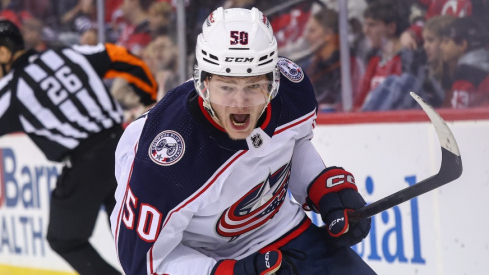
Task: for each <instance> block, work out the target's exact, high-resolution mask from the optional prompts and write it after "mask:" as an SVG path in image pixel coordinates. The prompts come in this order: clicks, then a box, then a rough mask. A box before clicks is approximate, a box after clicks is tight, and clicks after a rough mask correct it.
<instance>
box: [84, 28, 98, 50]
mask: <svg viewBox="0 0 489 275" xmlns="http://www.w3.org/2000/svg"><path fill="white" fill-rule="evenodd" d="M97 44H98V33H97V30H96V29H89V30H86V31H85V32H84V33H82V35H81V37H80V45H92V46H95V45H97Z"/></svg>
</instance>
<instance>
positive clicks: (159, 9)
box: [148, 1, 173, 36]
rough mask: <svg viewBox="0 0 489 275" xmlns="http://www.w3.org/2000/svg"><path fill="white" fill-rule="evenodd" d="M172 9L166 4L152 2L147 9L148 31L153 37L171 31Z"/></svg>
mask: <svg viewBox="0 0 489 275" xmlns="http://www.w3.org/2000/svg"><path fill="white" fill-rule="evenodd" d="M172 14H173V7H172V6H171V5H170V4H169V3H167V2H158V1H157V2H153V3H151V5H150V6H149V8H148V21H149V30H150V31H151V34H152V35H153V36H156V35H157V33H158V32H161V31H163V30H169V29H171V25H172V21H173V16H172Z"/></svg>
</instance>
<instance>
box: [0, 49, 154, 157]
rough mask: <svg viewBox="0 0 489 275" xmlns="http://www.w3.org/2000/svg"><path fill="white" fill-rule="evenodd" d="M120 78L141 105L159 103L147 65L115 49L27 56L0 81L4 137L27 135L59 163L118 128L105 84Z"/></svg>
mask: <svg viewBox="0 0 489 275" xmlns="http://www.w3.org/2000/svg"><path fill="white" fill-rule="evenodd" d="M114 77H122V78H125V79H126V80H127V82H128V83H129V84H130V85H131V86H132V87H133V89H134V91H135V92H136V93H137V95H138V96H139V98H140V102H141V103H143V104H144V105H149V104H151V103H154V102H155V101H156V89H157V87H156V82H155V80H154V78H153V76H152V74H151V72H150V71H149V69H148V67H147V66H146V65H145V63H144V62H143V61H142V60H141V59H139V58H138V57H136V56H134V55H132V54H131V53H129V52H128V51H127V50H126V49H125V48H123V47H119V46H115V45H113V44H98V45H97V46H73V47H70V48H61V49H57V50H53V49H50V50H47V51H44V52H41V53H37V52H35V51H27V52H26V53H24V54H23V55H21V56H20V57H19V58H17V59H16V60H15V62H14V63H13V64H12V69H11V71H10V72H9V73H8V74H7V75H6V76H4V77H3V78H2V79H0V135H4V134H7V133H11V132H15V131H23V132H25V133H27V134H28V135H29V137H30V138H31V139H32V140H33V141H34V143H36V145H37V146H38V147H39V148H40V149H41V150H42V151H43V153H44V154H45V155H46V157H47V158H48V159H49V160H53V161H61V160H62V159H63V157H64V156H66V155H67V154H69V152H70V151H72V150H74V149H75V148H76V147H77V146H78V145H79V144H80V143H81V142H83V140H85V139H87V138H89V137H91V136H93V135H95V134H97V133H99V132H101V131H103V130H104V129H109V128H112V127H114V126H116V125H120V124H121V123H122V122H123V113H122V109H121V107H120V105H119V104H118V103H117V101H116V100H115V99H114V98H113V97H112V96H111V95H110V93H109V92H108V91H107V89H106V88H105V86H104V83H103V80H102V79H103V78H114Z"/></svg>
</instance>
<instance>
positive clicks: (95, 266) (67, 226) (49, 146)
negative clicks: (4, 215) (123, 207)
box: [0, 20, 156, 275]
mask: <svg viewBox="0 0 489 275" xmlns="http://www.w3.org/2000/svg"><path fill="white" fill-rule="evenodd" d="M0 65H1V69H2V73H3V75H4V76H3V78H2V79H1V80H0V135H3V134H7V133H11V132H15V131H23V132H25V133H26V134H28V135H29V137H30V138H31V139H32V141H33V142H34V143H35V144H36V145H37V146H38V147H39V149H40V150H41V151H42V152H43V153H44V154H45V155H46V157H47V159H49V160H52V161H57V162H63V163H64V164H65V165H64V167H63V170H62V172H61V175H60V176H59V178H58V181H57V182H56V187H55V189H54V190H53V192H52V195H51V202H50V203H51V204H50V212H49V225H48V231H47V240H48V242H49V245H50V246H51V248H52V249H53V250H54V251H55V252H57V253H58V254H59V255H60V256H61V257H63V259H65V260H66V261H67V262H68V263H69V264H70V265H71V266H72V267H73V268H74V269H75V270H76V271H77V272H79V273H80V274H89V275H93V274H104V275H109V274H120V272H119V271H117V270H116V269H115V268H114V267H112V266H111V265H109V264H108V263H107V262H105V261H104V260H103V259H102V257H101V256H100V255H99V254H98V253H97V251H96V250H95V249H94V248H93V247H92V245H91V244H90V242H89V241H88V240H89V237H90V236H91V234H92V231H93V228H94V226H95V221H96V219H97V216H98V213H99V211H100V207H101V206H104V207H105V209H106V210H107V212H108V213H110V212H111V211H112V209H113V207H114V205H115V203H116V202H115V198H114V192H115V189H116V187H117V183H116V181H115V177H114V174H113V170H114V151H115V148H116V145H117V142H118V140H119V138H120V136H121V134H122V127H121V123H122V122H123V121H122V120H123V113H122V109H121V107H120V106H119V104H118V103H117V102H116V101H115V100H114V98H112V96H111V95H110V94H109V92H108V91H107V90H106V89H105V87H104V84H103V82H102V77H115V76H119V77H123V78H125V79H126V80H127V82H128V83H130V84H131V86H132V87H133V89H134V91H135V92H136V93H137V94H138V95H139V98H140V101H141V103H143V104H145V105H150V104H153V103H154V102H155V98H156V84H155V81H154V79H153V76H152V75H151V73H149V69H148V68H147V66H146V65H145V64H144V63H143V62H142V61H141V60H140V59H138V58H136V57H135V56H133V55H131V54H130V53H129V52H128V51H127V50H126V49H124V48H122V47H118V46H115V45H111V44H106V45H103V44H99V45H97V46H93V47H89V46H74V47H72V48H62V49H60V50H47V51H45V52H41V53H37V52H35V51H33V50H28V51H26V50H25V49H24V41H23V39H22V35H21V33H20V31H19V29H18V28H17V27H16V26H15V25H14V24H13V23H12V22H10V21H8V20H0Z"/></svg>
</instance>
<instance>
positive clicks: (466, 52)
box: [440, 18, 489, 108]
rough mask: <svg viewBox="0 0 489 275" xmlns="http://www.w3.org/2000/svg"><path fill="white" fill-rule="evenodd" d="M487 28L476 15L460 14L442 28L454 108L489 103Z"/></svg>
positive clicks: (442, 48) (441, 46)
mask: <svg viewBox="0 0 489 275" xmlns="http://www.w3.org/2000/svg"><path fill="white" fill-rule="evenodd" d="M483 30H484V28H483V27H482V26H481V25H480V24H479V22H478V21H476V20H475V19H474V18H458V19H456V20H455V21H453V22H452V23H451V24H450V25H449V26H448V27H447V28H446V29H444V30H443V39H442V42H441V45H440V48H441V52H442V56H443V60H444V61H445V62H447V63H448V66H449V70H450V72H453V73H452V74H451V75H452V81H453V82H452V83H453V84H452V85H451V89H450V92H449V94H448V97H449V99H450V102H451V106H452V108H467V107H473V106H489V50H487V49H486V48H485V47H486V46H487V37H485V35H484V31H483Z"/></svg>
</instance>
